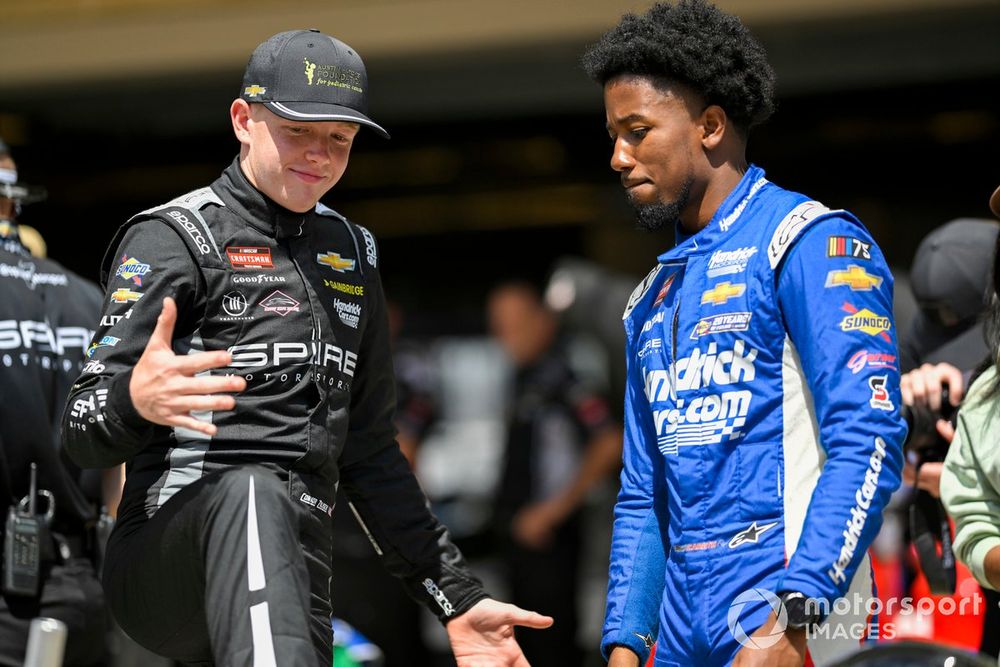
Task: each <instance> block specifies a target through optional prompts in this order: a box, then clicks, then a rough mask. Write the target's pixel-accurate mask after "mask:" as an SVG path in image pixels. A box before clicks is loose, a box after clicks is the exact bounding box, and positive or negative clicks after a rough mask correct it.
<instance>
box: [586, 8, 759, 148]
mask: <svg viewBox="0 0 1000 667" xmlns="http://www.w3.org/2000/svg"><path fill="white" fill-rule="evenodd" d="M582 62H583V68H584V69H585V70H586V72H587V74H588V75H590V77H591V78H592V79H594V80H595V81H596V82H598V83H600V84H601V85H604V84H606V83H607V82H608V81H610V80H611V79H613V78H615V77H617V76H621V75H638V76H649V77H652V78H654V79H656V80H660V81H667V82H673V83H680V84H682V85H685V86H687V87H688V88H690V89H691V90H693V91H694V92H696V93H698V94H699V95H701V97H702V98H703V99H704V100H705V102H706V104H717V105H718V106H720V107H722V109H723V110H725V112H726V115H727V116H729V118H730V119H732V121H733V123H734V125H736V127H737V128H738V129H740V130H742V132H743V133H744V134H745V133H746V131H748V130H749V129H750V128H751V127H753V126H754V125H757V124H758V123H762V122H764V121H765V120H767V118H768V117H769V116H770V115H771V113H772V112H773V111H774V70H773V69H771V65H770V64H769V63H768V62H767V54H766V53H765V52H764V47H762V46H761V45H760V42H758V41H757V40H756V39H755V38H754V36H753V35H751V34H750V31H749V30H748V29H747V27H746V26H745V25H743V23H741V22H740V20H739V19H738V18H737V17H735V16H731V15H729V14H726V13H725V12H723V11H722V10H720V9H719V8H718V7H716V6H715V5H712V4H710V3H708V2H706V1H705V0H680V1H679V2H678V3H677V4H676V5H671V4H670V3H667V2H658V3H656V4H655V5H653V6H652V7H650V8H649V10H648V11H647V12H646V13H645V14H643V15H642V16H638V15H636V14H632V13H627V14H625V15H624V16H622V19H621V21H620V22H619V23H618V25H617V26H615V27H614V28H612V29H611V30H609V31H608V32H607V33H605V34H604V36H603V37H602V38H601V41H599V42H597V43H596V44H594V45H593V46H591V47H590V48H589V49H588V50H587V52H586V53H585V54H584V56H583V59H582Z"/></svg>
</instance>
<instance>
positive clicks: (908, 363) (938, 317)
mask: <svg viewBox="0 0 1000 667" xmlns="http://www.w3.org/2000/svg"><path fill="white" fill-rule="evenodd" d="M998 232H1000V226H998V225H997V224H996V223H995V222H993V221H990V220H974V219H959V220H953V221H951V222H949V223H947V224H945V225H942V226H941V227H939V228H938V229H936V230H934V231H933V232H932V233H931V234H929V235H928V236H927V237H926V238H924V239H923V240H922V241H921V242H920V245H919V246H918V248H917V252H916V255H915V257H914V260H913V264H912V268H911V271H910V286H911V289H912V292H913V296H914V298H915V300H916V303H917V305H918V307H919V309H920V310H919V312H918V313H917V315H916V317H915V318H914V320H913V322H912V324H911V326H910V329H909V331H908V332H907V334H906V335H905V336H904V337H903V338H902V340H901V341H900V367H901V369H902V371H903V376H902V378H901V379H900V390H901V395H902V399H903V404H904V406H905V408H904V410H905V413H906V414H907V419H908V422H909V423H910V433H909V435H908V436H907V442H906V450H907V462H906V465H905V466H904V469H903V480H904V482H905V483H906V484H908V485H910V486H912V487H914V488H915V489H916V494H915V495H911V496H908V499H909V502H908V503H907V505H906V508H907V510H908V512H909V519H908V528H909V539H910V540H911V541H912V542H913V544H914V545H915V547H916V550H917V554H918V557H919V567H920V569H921V570H922V571H923V573H924V575H925V577H926V579H927V582H928V584H929V587H930V589H931V591H932V592H934V593H945V594H950V593H952V592H953V591H954V590H955V586H956V580H955V577H956V572H955V569H954V562H953V560H952V558H953V554H952V553H951V548H950V546H949V544H950V539H949V538H950V535H949V536H945V535H942V534H941V533H942V530H943V527H944V525H945V524H944V522H943V521H942V518H943V514H944V508H943V506H942V505H941V503H940V500H939V498H940V480H941V472H942V468H943V463H942V462H943V461H944V459H945V455H946V454H947V451H948V449H949V443H950V442H951V441H952V438H953V437H954V433H955V430H954V423H953V416H954V414H955V412H956V410H957V409H958V407H959V406H960V405H961V403H962V399H963V397H964V393H965V388H966V387H968V386H969V381H970V379H971V377H972V375H973V374H974V373H975V372H976V369H977V368H981V366H982V364H983V363H984V360H988V359H989V356H990V355H989V351H988V348H987V346H986V341H985V334H984V330H983V325H982V320H981V316H982V314H983V313H984V311H985V310H986V309H987V304H988V297H989V294H990V291H991V286H990V283H991V273H992V271H991V269H992V266H993V263H994V247H995V245H996V242H997V237H998ZM942 550H944V551H942ZM983 595H984V597H985V599H986V603H987V604H986V614H985V617H984V619H983V633H982V639H981V643H980V646H979V649H980V651H981V652H982V653H986V654H988V655H992V656H993V657H996V656H997V653H998V650H1000V633H998V632H997V630H1000V609H998V607H997V603H998V601H1000V598H998V597H997V595H996V594H995V593H994V591H992V590H989V589H984V590H983Z"/></svg>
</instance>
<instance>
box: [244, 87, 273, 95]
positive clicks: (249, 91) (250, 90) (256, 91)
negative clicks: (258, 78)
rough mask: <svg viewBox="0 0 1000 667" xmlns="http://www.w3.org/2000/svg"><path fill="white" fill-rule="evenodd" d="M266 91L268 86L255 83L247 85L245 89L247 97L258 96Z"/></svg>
mask: <svg viewBox="0 0 1000 667" xmlns="http://www.w3.org/2000/svg"><path fill="white" fill-rule="evenodd" d="M266 92H267V88H265V87H264V86H258V85H257V84H253V85H252V86H247V87H246V88H244V89H243V94H244V95H246V96H247V97H257V96H258V95H263V94H264V93H266Z"/></svg>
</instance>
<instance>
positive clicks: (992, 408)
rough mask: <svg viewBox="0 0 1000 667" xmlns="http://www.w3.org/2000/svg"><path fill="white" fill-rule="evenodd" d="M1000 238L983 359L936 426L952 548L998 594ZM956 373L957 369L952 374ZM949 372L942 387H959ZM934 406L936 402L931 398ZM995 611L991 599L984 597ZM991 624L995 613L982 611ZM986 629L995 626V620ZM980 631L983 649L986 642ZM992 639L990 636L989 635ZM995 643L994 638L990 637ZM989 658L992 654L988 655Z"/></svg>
mask: <svg viewBox="0 0 1000 667" xmlns="http://www.w3.org/2000/svg"><path fill="white" fill-rule="evenodd" d="M990 208H991V209H992V210H993V213H994V214H995V215H996V216H997V217H1000V188H997V190H996V191H995V192H994V193H993V196H992V198H991V199H990ZM998 253H1000V238H998V243H997V244H996V246H995V251H994V264H993V272H992V285H991V287H992V289H991V293H990V297H989V307H988V310H987V315H986V320H985V335H986V345H987V349H988V356H987V359H986V361H985V362H984V363H983V364H982V365H981V366H980V371H981V372H980V373H979V374H978V376H977V377H975V378H974V379H973V381H972V383H971V386H969V390H968V392H966V395H965V400H964V401H963V403H962V407H961V409H960V410H959V412H958V421H957V424H956V426H955V428H954V429H950V428H947V427H942V436H943V437H945V438H946V439H947V440H949V441H950V443H951V444H950V446H949V447H948V453H947V456H946V457H945V461H944V466H943V470H942V472H941V476H940V483H939V484H940V494H941V499H942V500H943V501H944V505H945V508H946V509H947V510H948V514H949V515H950V516H951V518H952V519H953V520H954V521H955V542H954V549H955V553H956V556H957V557H958V559H959V560H960V561H962V562H963V563H965V564H966V565H967V566H968V567H969V570H970V571H971V572H972V574H973V576H975V578H976V580H977V581H978V582H979V583H980V584H981V585H982V586H984V587H986V588H989V589H992V590H994V591H997V590H1000V447H998V446H997V443H998V442H1000V429H998V425H1000V420H998V414H1000V413H998V408H1000V379H998V372H997V369H998V364H1000V361H998V360H1000V297H998V296H997V295H998V294H1000V261H997V257H998ZM953 371H957V369H953ZM960 381H961V379H960V376H959V375H958V374H957V373H955V372H951V373H949V375H947V376H945V379H944V382H945V383H955V382H960ZM941 384H942V382H941V380H938V379H936V378H934V377H932V378H930V379H925V385H926V386H927V387H928V389H927V390H926V393H927V394H929V395H930V396H940V386H941ZM936 400H937V402H940V400H941V399H940V398H937V399H936ZM987 600H988V601H989V602H990V606H991V607H992V606H995V604H996V596H992V595H991V596H987ZM991 614H992V618H994V619H995V617H996V610H995V609H991V610H989V611H988V612H987V619H989V618H991ZM992 627H994V628H995V627H996V622H995V620H994V621H993V623H992ZM987 632H989V629H988V628H986V629H984V637H983V641H984V645H985V644H986V642H987V639H988V638H987V636H986V634H987ZM993 634H994V635H995V633H993ZM991 639H993V640H994V642H995V637H994V638H991ZM993 655H996V654H995V653H993Z"/></svg>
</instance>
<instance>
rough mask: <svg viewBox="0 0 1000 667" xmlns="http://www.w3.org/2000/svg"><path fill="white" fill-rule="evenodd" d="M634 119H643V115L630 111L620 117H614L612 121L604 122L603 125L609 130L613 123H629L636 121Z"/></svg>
mask: <svg viewBox="0 0 1000 667" xmlns="http://www.w3.org/2000/svg"><path fill="white" fill-rule="evenodd" d="M636 120H645V116H643V115H642V114H638V113H630V114H629V115H627V116H624V117H622V118H615V119H613V120H612V121H610V122H608V123H605V125H604V126H605V127H606V128H607V129H608V131H609V132H610V131H611V125H612V124H614V125H623V124H626V123H631V122H633V121H636Z"/></svg>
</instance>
